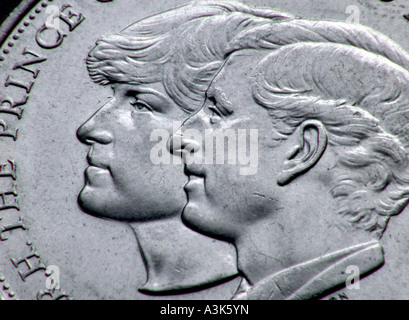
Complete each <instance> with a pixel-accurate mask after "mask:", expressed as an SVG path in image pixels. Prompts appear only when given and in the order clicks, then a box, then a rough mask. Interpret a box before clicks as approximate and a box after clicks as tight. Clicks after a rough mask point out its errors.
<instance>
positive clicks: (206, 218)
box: [182, 202, 224, 240]
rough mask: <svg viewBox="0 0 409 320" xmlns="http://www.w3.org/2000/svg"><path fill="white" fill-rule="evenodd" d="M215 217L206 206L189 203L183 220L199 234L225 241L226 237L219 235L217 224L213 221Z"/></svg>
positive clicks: (184, 211) (183, 214)
mask: <svg viewBox="0 0 409 320" xmlns="http://www.w3.org/2000/svg"><path fill="white" fill-rule="evenodd" d="M213 215H214V214H213V212H212V211H210V210H208V209H207V208H206V206H205V205H198V204H196V203H193V202H189V203H188V204H187V205H186V206H185V208H184V210H183V213H182V220H183V222H184V223H185V224H186V226H188V227H189V228H191V229H193V230H195V231H197V232H200V233H202V234H204V235H206V236H210V237H212V238H221V239H223V240H224V235H220V234H219V232H218V231H219V230H218V228H217V226H216V225H215V223H217V222H215V221H213V220H212V219H211V217H212V216H213Z"/></svg>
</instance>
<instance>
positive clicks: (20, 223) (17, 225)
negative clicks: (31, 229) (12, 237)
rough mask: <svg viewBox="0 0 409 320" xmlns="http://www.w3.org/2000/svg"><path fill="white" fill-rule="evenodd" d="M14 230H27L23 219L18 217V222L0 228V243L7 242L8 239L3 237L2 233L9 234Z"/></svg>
mask: <svg viewBox="0 0 409 320" xmlns="http://www.w3.org/2000/svg"><path fill="white" fill-rule="evenodd" d="M0 220H1V218H0ZM16 229H23V230H28V228H27V226H26V225H25V224H24V219H23V218H21V217H20V218H19V220H18V221H17V222H16V223H14V224H11V225H7V226H0V241H7V240H8V238H7V237H6V236H5V235H4V233H5V232H10V231H12V230H16Z"/></svg>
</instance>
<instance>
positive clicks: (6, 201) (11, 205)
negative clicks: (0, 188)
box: [0, 184, 20, 211]
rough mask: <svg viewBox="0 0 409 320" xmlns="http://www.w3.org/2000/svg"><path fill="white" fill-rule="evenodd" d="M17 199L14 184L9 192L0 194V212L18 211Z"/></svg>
mask: <svg viewBox="0 0 409 320" xmlns="http://www.w3.org/2000/svg"><path fill="white" fill-rule="evenodd" d="M17 197H18V194H17V186H16V185H15V184H13V186H12V189H11V190H9V191H6V192H3V193H0V211H1V210H7V209H16V210H17V211H20V208H19V203H18V199H17Z"/></svg>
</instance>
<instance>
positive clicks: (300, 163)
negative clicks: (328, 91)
mask: <svg viewBox="0 0 409 320" xmlns="http://www.w3.org/2000/svg"><path fill="white" fill-rule="evenodd" d="M292 135H293V137H294V138H295V139H294V140H293V141H295V145H294V148H293V150H292V152H290V153H289V155H288V157H287V158H286V160H285V162H284V164H283V167H282V170H281V172H280V174H279V176H278V179H277V183H278V184H279V185H280V186H283V185H286V184H288V183H290V182H291V181H292V180H293V179H295V178H296V177H297V176H299V175H301V174H303V173H305V172H307V171H308V170H310V169H311V168H313V167H314V166H315V165H316V163H317V162H318V161H319V160H320V158H321V156H322V155H323V154H324V151H325V149H326V147H327V143H328V136H327V132H326V130H325V127H324V125H323V124H322V123H321V122H320V121H318V120H307V121H304V122H303V123H302V124H301V125H300V126H299V127H298V128H297V129H296V131H295V132H294V133H293V134H292ZM290 140H291V139H290Z"/></svg>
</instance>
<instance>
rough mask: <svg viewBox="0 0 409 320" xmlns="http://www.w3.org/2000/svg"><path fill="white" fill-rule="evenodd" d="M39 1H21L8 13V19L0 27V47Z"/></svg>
mask: <svg viewBox="0 0 409 320" xmlns="http://www.w3.org/2000/svg"><path fill="white" fill-rule="evenodd" d="M39 2H41V0H22V1H21V2H20V4H19V5H18V6H17V7H16V8H15V9H14V10H13V11H12V12H11V13H10V15H9V17H8V18H6V19H5V20H4V22H3V23H2V24H1V25H0V47H2V46H3V44H4V42H5V41H6V39H7V38H8V36H9V35H10V34H11V33H12V31H13V30H14V28H16V27H17V25H18V24H19V23H20V22H21V21H22V20H23V18H24V17H25V16H26V14H28V13H29V12H30V11H31V10H32V9H33V8H34V7H35V6H36V5H37V4H38V3H39Z"/></svg>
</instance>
